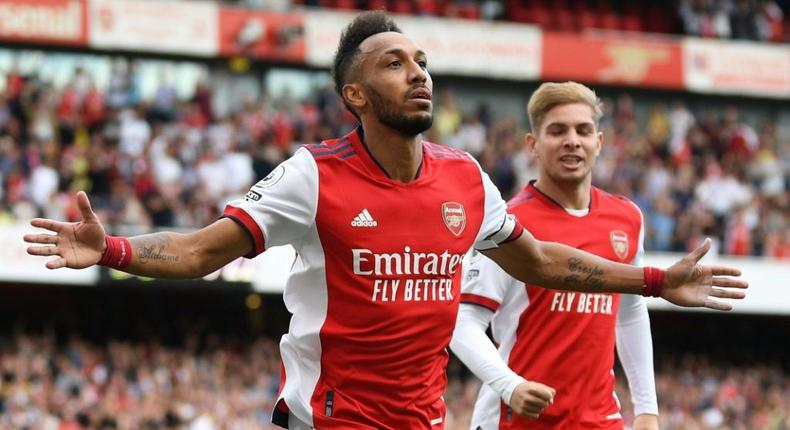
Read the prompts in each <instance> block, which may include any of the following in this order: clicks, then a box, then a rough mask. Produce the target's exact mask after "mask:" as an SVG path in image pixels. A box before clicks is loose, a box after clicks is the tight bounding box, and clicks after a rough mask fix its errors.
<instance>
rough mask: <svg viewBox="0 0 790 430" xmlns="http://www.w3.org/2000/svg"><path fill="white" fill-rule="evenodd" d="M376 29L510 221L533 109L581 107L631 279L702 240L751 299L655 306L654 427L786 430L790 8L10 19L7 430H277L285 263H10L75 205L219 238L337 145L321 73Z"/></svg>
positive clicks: (456, 403)
mask: <svg viewBox="0 0 790 430" xmlns="http://www.w3.org/2000/svg"><path fill="white" fill-rule="evenodd" d="M370 8H386V9H387V10H389V11H392V12H394V13H397V14H399V15H398V16H397V17H396V18H397V21H398V22H399V24H400V25H401V26H402V28H403V29H404V31H405V32H406V33H407V34H409V35H410V36H411V37H412V38H413V39H414V40H416V41H417V42H418V43H419V44H421V45H422V46H423V47H424V48H425V49H426V51H427V52H428V53H429V56H430V57H429V58H430V67H429V68H430V70H431V73H432V75H433V78H434V82H435V91H434V102H435V105H434V109H435V110H434V113H435V117H434V118H435V120H434V126H433V128H432V129H431V130H430V132H429V133H428V136H427V138H428V139H430V140H432V141H435V142H439V143H442V144H446V145H449V146H452V147H456V148H461V149H464V150H466V151H469V152H470V153H472V154H473V155H474V156H475V157H477V158H478V159H479V160H480V162H481V164H482V166H483V168H484V169H485V170H486V171H487V172H488V173H489V174H490V175H491V177H492V179H493V180H494V182H495V183H496V184H497V186H498V187H499V188H500V190H501V191H502V193H503V194H504V195H505V197H508V196H510V195H512V194H513V193H514V192H516V191H518V190H519V189H520V188H521V187H522V186H523V185H524V184H525V183H526V181H528V180H529V179H531V178H534V177H536V167H535V163H534V160H531V159H530V157H529V156H528V155H527V154H526V153H525V152H524V147H523V135H524V133H525V132H526V131H527V130H528V124H527V120H526V107H525V106H526V102H527V100H528V98H529V96H530V94H531V92H532V91H534V90H535V89H536V88H537V86H538V85H539V84H540V82H543V81H565V80H576V81H580V82H584V83H586V84H588V85H589V86H591V87H592V88H594V89H595V90H596V91H597V93H598V95H599V96H600V97H601V98H602V99H603V102H604V110H605V115H604V117H603V119H602V121H601V130H602V131H603V132H604V134H605V139H606V141H605V144H604V148H603V152H602V154H601V156H600V158H599V160H598V164H597V168H596V171H595V174H594V182H595V184H596V185H598V186H600V187H602V188H604V189H606V190H608V191H610V192H612V193H616V194H622V195H625V196H628V197H629V198H631V199H632V200H634V201H635V202H636V203H637V204H638V205H639V206H640V207H641V209H642V211H643V212H644V214H645V217H646V218H645V225H646V231H647V234H646V237H645V246H646V249H647V250H648V255H647V262H648V263H651V264H654V265H660V266H667V265H669V264H671V262H672V261H674V260H675V259H676V258H678V257H679V256H680V255H682V253H684V252H686V251H688V250H690V249H692V248H693V247H695V245H696V244H698V243H699V242H700V241H701V240H702V239H703V238H704V237H708V236H709V237H712V238H713V239H714V242H715V243H714V245H715V246H714V250H713V251H712V252H711V254H712V255H710V256H708V257H706V259H708V262H719V263H726V264H733V265H736V266H738V267H741V268H743V270H744V275H745V277H746V278H747V279H749V280H750V282H751V285H752V288H751V290H750V293H749V294H750V296H749V298H748V299H747V301H746V302H744V303H738V304H737V305H736V311H734V312H731V313H728V314H714V313H709V312H686V311H679V310H677V309H675V308H673V307H671V306H669V305H666V304H662V303H661V302H659V301H657V300H653V299H651V300H650V301H649V306H650V309H651V311H650V313H651V321H652V327H653V339H654V348H655V357H656V369H657V375H656V378H657V388H658V399H659V407H660V422H661V427H662V429H666V430H669V429H682V430H696V429H737V430H756V429H768V430H788V429H790V191H789V190H790V44H789V43H790V17H789V16H788V15H789V14H790V2H788V1H787V0H759V1H754V0H679V1H674V2H673V1H668V2H640V1H636V0H590V1H583V0H552V1H544V0H242V1H226V2H221V1H208V0H206V1H198V0H195V1H164V0H162V1H156V0H139V1H132V0H0V41H1V42H0V184H1V186H0V429H31V430H32V429H45V430H82V429H102V430H107V429H150V430H154V429H188V430H212V429H218V430H219V429H228V430H237V429H238V430H246V429H272V428H274V427H272V426H271V425H270V424H269V419H270V411H271V408H272V404H273V401H274V399H275V396H276V391H277V387H278V382H279V355H278V341H279V337H280V335H281V334H282V333H283V332H285V330H286V329H287V326H288V320H289V315H288V313H287V311H286V310H285V308H284V305H283V303H282V299H281V297H280V292H281V290H282V286H283V283H284V280H285V278H286V276H287V271H288V268H289V267H290V263H291V261H292V260H291V259H292V256H293V254H292V251H291V250H290V249H287V248H285V249H283V248H274V249H272V250H269V251H267V252H266V253H264V254H263V255H261V256H259V257H257V258H256V259H254V260H243V259H240V260H237V261H235V262H233V263H231V264H229V265H228V266H226V267H225V268H223V269H222V270H220V271H218V272H217V273H214V274H211V275H209V276H207V277H205V278H204V279H200V280H191V281H159V280H150V279H143V278H139V277H134V276H128V275H124V274H121V273H118V272H113V271H109V270H107V269H105V268H96V267H94V268H90V269H86V270H82V271H73V270H66V269H64V270H59V271H55V272H50V271H47V270H46V269H44V267H43V263H44V262H43V261H42V260H41V259H33V258H32V257H28V256H27V255H26V254H25V251H24V249H25V245H24V244H23V243H22V239H21V238H22V235H23V234H25V233H27V232H30V230H31V228H30V227H28V226H27V222H28V221H29V219H30V218H33V217H36V216H44V217H49V218H56V219H62V220H71V221H75V220H77V219H78V218H79V214H78V211H77V209H76V207H75V205H74V200H73V196H74V193H75V192H76V191H77V190H86V191H87V192H88V193H89V195H90V197H91V201H92V203H93V207H94V209H95V210H96V211H97V212H98V213H99V216H100V218H101V219H102V220H103V222H104V223H105V225H106V226H107V227H108V229H109V230H110V231H111V232H112V233H114V234H119V235H132V234H139V233H143V232H150V231H155V230H158V229H168V230H173V229H175V230H188V229H194V228H197V227H200V226H203V225H206V224H208V223H210V222H212V221H213V220H215V219H216V218H217V217H218V215H219V214H220V213H221V209H222V207H223V206H224V204H225V202H227V201H229V200H231V199H232V198H235V197H238V196H242V195H243V194H244V193H245V192H246V190H247V189H248V188H249V187H250V186H251V185H252V184H253V183H255V182H256V181H257V179H259V178H262V177H263V176H265V175H266V174H267V173H268V172H269V171H270V170H271V169H272V168H273V167H274V166H276V165H277V164H278V163H280V162H281V161H282V160H284V159H285V158H287V157H288V156H290V155H291V154H292V153H293V152H294V151H295V150H296V149H297V148H298V147H300V146H301V145H303V144H306V143H316V142H319V141H320V140H322V139H325V138H331V137H336V136H340V135H342V134H344V133H346V132H348V131H349V130H351V129H352V128H353V127H355V121H354V118H353V116H351V115H350V114H349V113H348V112H346V111H345V110H344V109H343V106H342V103H341V102H340V100H339V99H338V97H337V96H336V95H335V94H334V92H333V90H332V87H331V79H330V76H329V74H328V72H327V68H328V66H329V64H330V62H331V58H332V55H333V54H334V49H335V46H336V43H337V40H338V37H339V31H340V30H341V29H342V27H343V26H344V25H345V24H346V23H347V22H348V21H349V20H350V19H351V18H352V17H353V13H354V12H353V10H354V9H370ZM448 375H449V380H450V384H449V386H448V389H447V393H446V395H445V398H446V400H447V404H448V417H447V428H448V430H456V429H462V428H466V427H465V426H467V425H468V421H469V418H470V414H471V405H472V404H473V402H474V399H475V396H476V392H477V389H478V387H479V382H478V381H477V380H476V379H475V378H474V377H473V376H472V375H470V373H469V372H468V371H467V370H466V369H464V368H463V366H462V365H461V364H460V363H459V362H458V361H456V360H452V361H451V363H450V366H449V368H448ZM618 393H619V398H620V400H621V402H622V404H623V415H624V417H625V419H626V423H630V421H631V420H632V419H633V415H632V409H631V406H630V401H629V399H630V396H629V394H628V390H627V385H626V384H625V378H623V377H622V376H621V377H620V384H619V386H618Z"/></svg>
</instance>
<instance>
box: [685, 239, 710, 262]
mask: <svg viewBox="0 0 790 430" xmlns="http://www.w3.org/2000/svg"><path fill="white" fill-rule="evenodd" d="M710 244H711V241H710V238H709V237H708V238H705V241H704V242H702V245H700V246H698V247H697V249H695V250H693V251H691V253H690V254H689V255H688V258H691V259H693V260H694V262H695V263H696V262H698V261H699V260H700V259H701V258H702V257H704V256H705V254H707V253H708V250H710Z"/></svg>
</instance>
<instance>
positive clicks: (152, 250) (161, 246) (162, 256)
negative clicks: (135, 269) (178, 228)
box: [135, 238, 178, 264]
mask: <svg viewBox="0 0 790 430" xmlns="http://www.w3.org/2000/svg"><path fill="white" fill-rule="evenodd" d="M151 239H154V240H153V241H147V242H144V243H140V244H139V245H137V246H135V248H137V259H138V260H139V262H140V264H146V263H148V262H149V261H151V262H153V261H161V262H164V263H177V262H178V255H174V254H169V253H167V252H165V251H166V249H167V245H168V243H169V242H170V241H169V240H168V239H166V238H151ZM152 242H155V243H152Z"/></svg>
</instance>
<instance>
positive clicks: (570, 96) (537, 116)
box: [527, 82, 603, 134]
mask: <svg viewBox="0 0 790 430" xmlns="http://www.w3.org/2000/svg"><path fill="white" fill-rule="evenodd" d="M570 103H582V104H586V105H587V106H589V107H590V109H592V116H593V122H594V123H595V128H596V129H598V121H599V120H600V119H601V115H603V109H602V105H601V100H600V99H599V98H598V96H596V95H595V91H593V90H591V89H590V88H588V87H586V86H584V85H582V84H580V83H578V82H562V83H559V82H545V83H543V84H541V85H540V87H538V89H537V90H535V92H534V93H532V97H530V98H529V103H528V104H527V113H528V114H529V125H530V126H531V127H532V133H534V134H538V133H539V132H540V127H541V125H542V124H543V120H544V119H545V118H546V114H547V113H549V111H550V110H552V109H554V108H555V107H556V106H559V105H565V104H570Z"/></svg>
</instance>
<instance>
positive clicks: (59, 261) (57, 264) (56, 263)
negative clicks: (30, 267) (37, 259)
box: [45, 257, 66, 270]
mask: <svg viewBox="0 0 790 430" xmlns="http://www.w3.org/2000/svg"><path fill="white" fill-rule="evenodd" d="M45 266H47V269H53V270H54V269H60V268H62V267H66V259H65V258H62V257H61V258H56V259H54V260H52V261H47V264H46V265H45Z"/></svg>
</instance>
